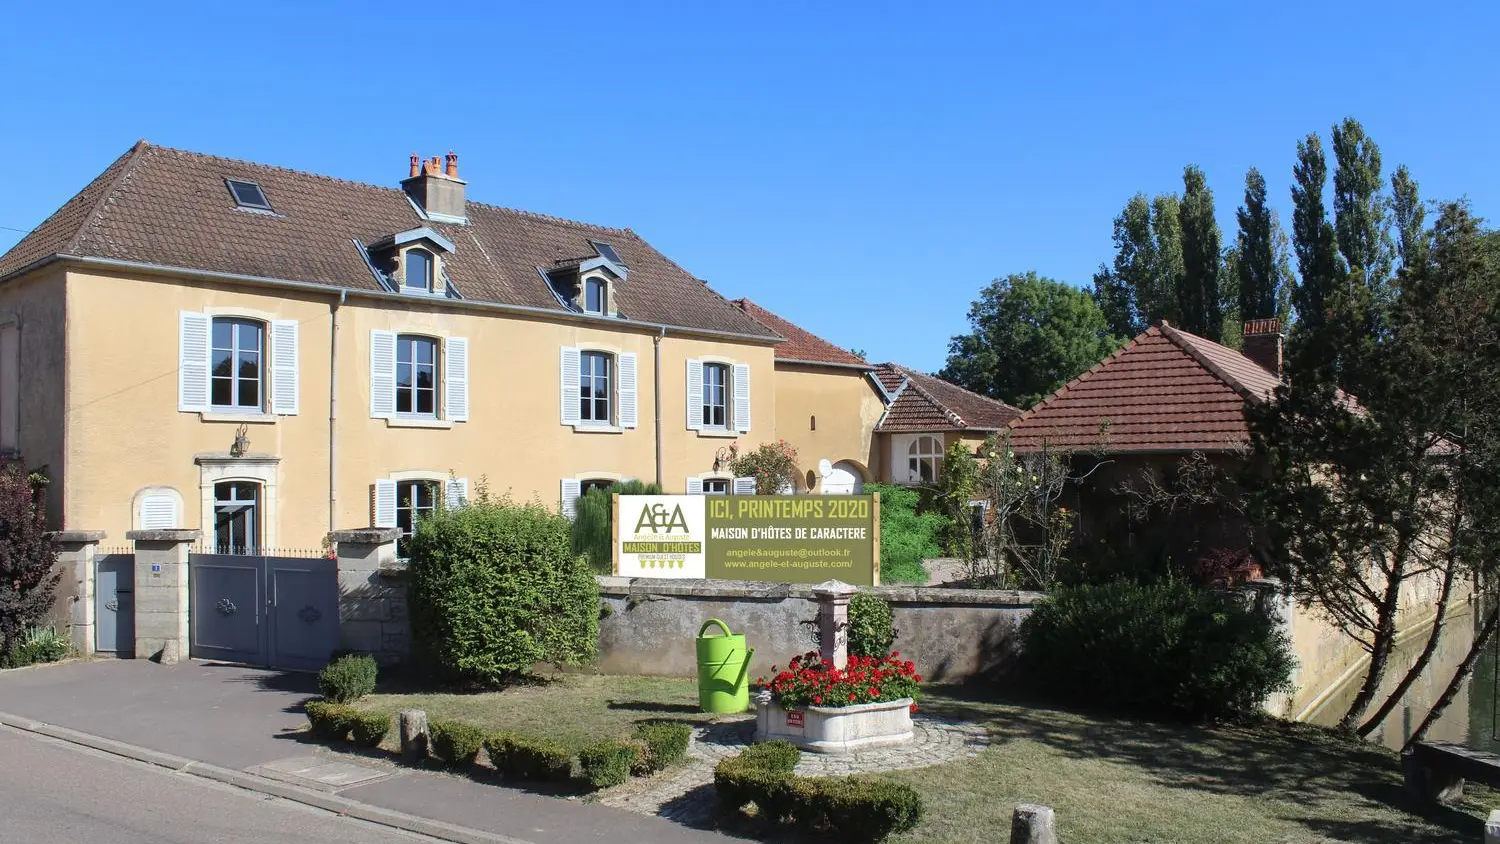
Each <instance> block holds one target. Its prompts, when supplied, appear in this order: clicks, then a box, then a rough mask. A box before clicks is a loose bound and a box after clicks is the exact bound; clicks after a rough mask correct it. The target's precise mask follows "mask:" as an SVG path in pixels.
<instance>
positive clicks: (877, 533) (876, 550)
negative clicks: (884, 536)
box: [873, 492, 880, 586]
mask: <svg viewBox="0 0 1500 844" xmlns="http://www.w3.org/2000/svg"><path fill="white" fill-rule="evenodd" d="M874 495H875V547H874V549H873V551H874V554H875V562H874V566H875V581H874V583H875V585H876V586H879V585H880V493H878V492H877V493H874Z"/></svg>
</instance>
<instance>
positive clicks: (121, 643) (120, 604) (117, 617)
mask: <svg viewBox="0 0 1500 844" xmlns="http://www.w3.org/2000/svg"><path fill="white" fill-rule="evenodd" d="M94 651H95V652H96V653H99V654H112V655H114V656H117V657H121V658H124V659H128V658H130V657H132V656H134V655H135V555H134V554H105V555H101V556H99V557H96V558H95V560H94Z"/></svg>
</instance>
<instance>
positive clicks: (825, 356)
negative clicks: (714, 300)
mask: <svg viewBox="0 0 1500 844" xmlns="http://www.w3.org/2000/svg"><path fill="white" fill-rule="evenodd" d="M734 305H735V307H737V308H739V309H740V310H742V311H744V312H745V313H746V314H748V315H749V316H750V318H751V319H753V320H755V321H756V322H758V323H760V324H761V325H764V326H765V327H766V328H769V329H771V330H772V331H774V332H776V333H777V334H779V335H781V336H782V337H785V338H786V342H785V343H781V344H778V345H777V346H776V359H777V360H784V361H797V362H799V363H828V364H837V365H839V366H858V367H863V368H865V369H870V368H872V367H871V366H870V364H868V363H865V362H864V361H863V360H861V359H860V358H859V357H858V356H857V355H855V354H854V353H853V352H850V351H847V350H845V349H841V348H839V347H838V346H835V345H833V344H832V343H830V342H828V341H827V340H824V339H823V338H822V337H819V336H817V335H816V334H813V333H812V332H810V331H806V330H804V329H802V328H801V327H799V326H797V325H794V324H793V323H790V322H788V321H786V320H785V319H782V318H781V317H779V316H777V315H776V314H773V313H771V312H770V311H768V310H766V309H765V308H762V307H761V306H760V305H757V304H755V303H754V302H752V301H750V300H749V299H735V300H734Z"/></svg>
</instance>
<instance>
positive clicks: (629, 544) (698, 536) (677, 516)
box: [615, 495, 707, 580]
mask: <svg viewBox="0 0 1500 844" xmlns="http://www.w3.org/2000/svg"><path fill="white" fill-rule="evenodd" d="M704 501H705V498H704V497H703V496H701V495H616V496H615V503H616V511H615V542H616V547H617V549H618V553H616V555H615V560H616V570H615V574H617V575H620V576H621V577H673V578H677V577H681V578H694V579H698V580H701V579H703V578H704V576H705V570H704V563H703V560H704V557H703V546H704V543H705V541H706V540H707V537H706V536H704V510H703V502H704Z"/></svg>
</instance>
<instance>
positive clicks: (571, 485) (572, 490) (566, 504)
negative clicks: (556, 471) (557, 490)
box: [562, 478, 583, 519]
mask: <svg viewBox="0 0 1500 844" xmlns="http://www.w3.org/2000/svg"><path fill="white" fill-rule="evenodd" d="M582 488H583V482H582V481H577V480H574V479H572V478H563V482H562V514H563V515H564V516H565V517H567V518H569V519H571V518H573V517H574V516H576V515H578V495H579V492H580V491H581V490H582Z"/></svg>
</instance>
